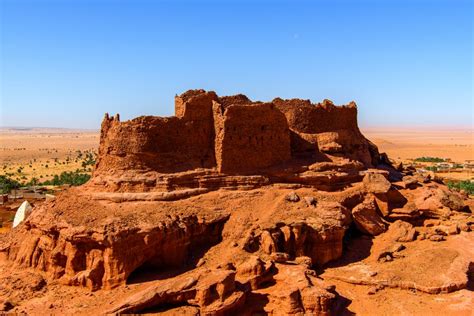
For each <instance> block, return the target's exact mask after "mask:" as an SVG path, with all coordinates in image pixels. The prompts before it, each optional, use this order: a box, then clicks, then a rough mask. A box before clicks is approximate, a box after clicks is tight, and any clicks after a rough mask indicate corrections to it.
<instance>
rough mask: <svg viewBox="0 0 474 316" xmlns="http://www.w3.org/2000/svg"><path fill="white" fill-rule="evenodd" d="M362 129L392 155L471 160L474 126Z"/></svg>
mask: <svg viewBox="0 0 474 316" xmlns="http://www.w3.org/2000/svg"><path fill="white" fill-rule="evenodd" d="M362 133H363V134H364V135H365V136H366V137H367V138H368V139H370V140H371V141H372V142H374V143H375V144H376V145H377V146H378V147H379V150H380V152H386V153H387V154H388V156H389V157H390V158H392V159H399V160H407V159H415V158H418V157H423V156H430V157H440V158H450V159H452V160H453V161H454V162H459V163H462V162H465V161H466V160H474V129H446V128H441V129H434V128H430V129H427V128H425V129H422V128H418V129H416V128H383V127H379V128H363V129H362Z"/></svg>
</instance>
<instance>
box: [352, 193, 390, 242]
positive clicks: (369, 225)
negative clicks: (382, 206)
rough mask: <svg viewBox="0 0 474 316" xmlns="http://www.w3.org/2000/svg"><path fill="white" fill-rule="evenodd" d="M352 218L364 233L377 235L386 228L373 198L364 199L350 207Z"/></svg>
mask: <svg viewBox="0 0 474 316" xmlns="http://www.w3.org/2000/svg"><path fill="white" fill-rule="evenodd" d="M352 218H353V220H354V223H355V224H356V226H357V228H358V229H359V230H360V231H361V232H363V233H366V234H369V235H372V236H377V235H380V234H381V233H383V232H384V231H386V230H387V227H386V225H385V222H384V221H383V219H382V217H380V215H379V214H378V212H377V205H376V203H375V200H374V198H369V199H366V200H365V201H364V202H362V203H361V204H359V205H357V206H356V207H354V208H353V209H352Z"/></svg>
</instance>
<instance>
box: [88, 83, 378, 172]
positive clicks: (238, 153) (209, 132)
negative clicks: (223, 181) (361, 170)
mask: <svg viewBox="0 0 474 316" xmlns="http://www.w3.org/2000/svg"><path fill="white" fill-rule="evenodd" d="M328 155H329V156H338V155H344V157H349V158H351V159H354V160H358V161H361V162H362V163H363V164H364V165H365V166H366V167H370V166H372V165H376V164H377V159H378V152H377V148H376V147H375V146H374V145H372V144H371V143H370V142H369V141H368V140H367V139H365V138H364V136H363V135H362V134H361V133H360V131H359V129H358V126H357V108H356V105H355V103H354V102H351V103H349V104H348V105H343V106H335V105H334V104H333V103H332V102H331V101H329V100H324V101H323V102H322V103H317V104H312V103H311V102H310V101H309V100H301V99H291V100H282V99H280V98H276V99H274V100H273V101H271V102H253V101H251V100H249V99H248V98H247V97H246V96H244V95H241V94H240V95H235V96H227V97H218V96H217V95H216V93H215V92H212V91H209V92H207V91H204V90H189V91H187V92H186V93H184V94H182V95H180V96H176V97H175V116H173V117H156V116H141V117H138V118H135V119H133V120H130V121H125V122H120V119H119V116H118V115H116V116H115V117H109V115H108V114H106V116H105V118H104V121H103V122H102V127H101V140H100V149H99V161H98V164H97V170H96V172H99V173H100V172H102V171H105V170H108V171H111V170H127V169H135V170H136V169H143V170H152V171H156V172H159V173H175V172H182V171H187V170H195V169H199V168H206V169H209V168H212V169H215V170H217V172H219V173H226V174H254V173H255V174H257V173H261V172H262V170H265V169H266V168H271V167H275V166H282V165H284V164H285V163H288V162H290V161H293V162H294V161H300V160H302V159H303V160H308V159H309V160H312V161H325V160H326V161H328V160H327V159H328V158H327V157H328Z"/></svg>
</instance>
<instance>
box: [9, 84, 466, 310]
mask: <svg viewBox="0 0 474 316" xmlns="http://www.w3.org/2000/svg"><path fill="white" fill-rule="evenodd" d="M175 114H176V116H173V117H168V118H161V117H153V116H143V117H139V118H136V119H133V120H130V121H125V122H120V119H119V117H118V116H115V117H109V116H108V115H107V116H106V117H105V118H104V121H103V123H102V128H101V138H100V148H99V157H98V162H97V165H96V168H95V170H94V174H93V177H92V179H91V180H90V181H89V182H88V183H87V184H86V185H84V186H82V187H79V188H71V189H68V190H66V191H64V192H62V193H60V194H58V195H57V196H56V198H55V199H54V200H49V201H47V202H45V203H44V204H43V205H41V206H40V207H36V208H35V209H34V211H33V212H32V214H31V216H30V217H29V218H28V219H26V220H24V221H23V222H22V223H20V224H19V225H18V226H17V227H16V228H15V229H13V230H12V231H11V232H10V233H9V234H7V235H5V236H0V281H2V282H0V284H1V285H0V302H2V301H5V299H6V298H7V297H8V298H10V297H13V298H14V299H15V300H12V302H13V303H14V306H7V308H11V310H12V312H14V313H26V314H34V313H37V314H51V313H53V314H91V315H95V314H100V313H104V311H106V312H109V313H145V312H155V311H156V312H159V313H167V314H180V313H181V314H192V315H195V314H199V315H228V314H242V315H254V314H265V313H268V314H274V315H280V314H281V315H287V314H290V315H292V314H293V315H303V314H308V315H329V314H335V313H336V314H337V312H338V311H337V310H336V308H337V304H336V301H337V299H340V298H341V297H339V296H338V295H337V294H336V292H337V291H338V287H337V286H334V284H328V283H326V282H325V281H324V280H323V278H321V276H318V275H317V272H316V270H314V269H316V268H321V267H322V268H323V269H321V271H323V270H324V271H326V270H328V269H329V270H330V269H332V268H331V266H332V265H331V264H329V263H331V262H332V261H336V260H337V262H334V264H335V265H336V266H338V265H339V266H340V267H345V266H344V264H345V263H348V262H350V263H351V264H350V265H348V266H347V268H348V273H347V274H345V273H341V274H340V278H341V279H344V280H345V281H347V282H354V283H357V284H359V283H360V284H365V285H373V286H374V289H375V290H374V291H373V292H374V293H375V294H374V295H375V296H378V295H381V293H380V292H382V290H383V289H384V288H385V287H397V288H401V289H413V288H415V289H416V288H417V287H418V286H421V288H422V291H424V292H427V293H439V292H450V291H454V290H458V289H461V288H463V287H465V286H466V284H467V281H468V280H467V277H466V271H467V270H468V269H469V266H468V262H472V260H471V261H469V260H470V257H469V258H468V257H467V255H466V254H469V253H470V252H471V250H472V249H471V250H470V249H469V248H466V249H461V250H462V251H461V250H453V249H458V247H460V245H462V243H459V244H450V247H446V248H447V249H441V250H440V249H438V248H433V249H434V250H428V249H426V247H437V246H439V245H441V246H443V245H445V244H449V243H450V242H451V240H452V239H454V238H461V237H463V238H464V235H466V234H468V232H469V231H470V230H472V229H473V227H474V224H473V223H474V220H473V219H472V216H471V213H469V212H468V208H466V206H465V205H464V199H465V198H466V197H465V196H462V195H459V194H456V193H453V192H451V191H449V190H448V189H447V188H446V187H445V186H444V185H443V184H441V183H436V182H432V181H429V179H428V180H426V181H425V179H424V178H420V177H421V176H420V175H418V174H417V173H416V170H414V169H406V168H404V167H403V166H400V167H399V170H395V168H394V167H393V166H392V164H391V162H390V160H389V159H388V157H387V156H386V155H385V154H379V152H378V149H377V147H376V146H375V145H374V144H372V143H371V142H370V141H368V140H367V139H366V138H365V137H364V136H363V135H362V134H361V132H360V131H359V128H358V126H357V108H356V106H355V103H352V102H351V103H350V104H348V105H346V106H335V105H334V104H333V103H332V102H331V101H329V100H325V101H323V102H322V103H318V104H312V103H311V102H310V101H307V100H299V99H293V100H282V99H275V100H273V101H272V102H266V103H263V102H253V101H251V100H249V99H248V98H247V97H245V96H243V95H237V96H231V97H218V96H217V95H216V94H215V93H214V92H206V91H204V90H192V91H188V92H186V93H184V94H182V95H180V96H177V97H176V99H175ZM402 177H403V178H402ZM392 184H393V185H392ZM460 211H462V212H464V213H460ZM429 218H432V219H433V218H434V219H436V221H437V222H432V223H431V224H429V223H428V221H427V219H429ZM424 224H425V225H424ZM354 225H355V227H356V228H358V229H359V230H360V231H362V232H364V233H365V234H370V235H372V236H367V235H362V236H361V237H360V239H361V240H362V244H363V245H362V247H360V248H357V249H354V248H353V247H352V245H351V244H350V243H351V241H352V240H354V239H357V238H358V237H357V236H360V234H359V233H358V232H354V231H353V230H352V227H353V226H354ZM460 231H462V233H460V234H459V232H460ZM417 234H418V235H419V237H420V238H419V240H417V239H416V237H417ZM434 236H441V237H440V238H441V239H442V240H443V242H442V243H437V242H431V240H432V239H436V238H438V237H434ZM421 239H423V240H421ZM401 242H403V243H404V244H403V246H402V245H401V244H400V243H401ZM419 243H421V246H418V244H419ZM344 245H345V246H344ZM412 245H415V246H412ZM404 247H405V248H404ZM417 247H419V248H417ZM420 249H422V250H423V251H420ZM430 249H431V248H430ZM425 250H426V251H425ZM344 252H349V255H348V256H347V257H346V256H345V255H346V254H345V253H344ZM438 257H439V260H440V263H441V266H442V268H443V269H449V271H447V272H446V273H445V272H443V271H444V270H442V269H441V268H440V269H437V268H436V267H433V265H432V263H433V262H432V261H436V260H437V259H438ZM458 257H459V258H458ZM364 258H366V259H364ZM425 259H426V260H425ZM357 261H364V265H359V264H358V263H357ZM352 263H354V264H352ZM365 264H367V265H370V266H369V267H367V266H366V265H365ZM25 267H27V268H32V269H28V271H29V272H28V273H30V274H32V275H30V274H28V275H21V276H18V277H17V278H16V277H15V278H10V277H9V276H10V274H12V275H13V276H16V274H15V273H14V272H15V271H16V269H18V268H20V269H21V268H25ZM351 269H353V270H351ZM429 269H431V270H432V271H434V273H438V274H439V275H436V277H435V278H433V280H434V281H433V282H431V281H430V279H429V278H427V277H426V276H427V275H428V273H426V275H422V277H420V279H419V280H418V279H414V276H417V273H418V274H419V273H420V271H422V272H423V273H424V271H428V270H429ZM318 271H320V270H319V269H318ZM12 272H13V273H12ZM430 272H431V271H430ZM361 275H362V276H361ZM438 276H439V278H438ZM443 279H444V280H447V283H446V284H444V283H443V284H441V283H440V282H438V281H440V280H441V281H442V280H443ZM35 280H36V281H35ZM27 281H31V282H27ZM3 284H6V286H3ZM25 284H30V285H31V286H27V285H25ZM78 287H83V288H82V289H78ZM19 293H20V294H19ZM21 293H25V294H21ZM364 293H365V292H364ZM40 294H41V295H43V294H44V295H45V297H48V295H50V296H49V297H50V298H51V300H53V301H54V304H52V305H51V304H44V301H41V295H40ZM32 298H35V299H32ZM56 298H59V299H58V302H60V304H59V303H58V304H56V301H55V299H56ZM89 305H90V306H89ZM87 306H89V307H87ZM165 315H166V314H165Z"/></svg>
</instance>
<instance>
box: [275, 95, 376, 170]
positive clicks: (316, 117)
mask: <svg viewBox="0 0 474 316" xmlns="http://www.w3.org/2000/svg"><path fill="white" fill-rule="evenodd" d="M272 102H273V103H274V104H275V106H276V107H277V108H278V109H279V110H280V111H281V112H282V113H284V114H285V117H286V119H287V121H288V126H289V128H290V130H291V152H292V155H293V157H312V156H313V157H314V156H316V155H317V153H319V152H322V153H326V154H331V155H344V156H346V157H347V158H351V159H354V160H358V161H361V162H363V163H364V164H365V165H366V166H367V167H370V166H373V165H376V164H377V163H378V162H377V160H378V151H377V148H376V147H375V145H373V144H372V143H371V142H370V141H368V140H367V139H366V138H365V137H364V136H363V135H362V133H361V132H360V130H359V127H358V124H357V106H356V104H355V102H350V103H349V104H348V105H342V106H335V105H334V103H333V102H332V101H330V100H324V101H323V102H322V103H317V104H312V103H311V102H310V101H309V100H301V99H291V100H282V99H280V98H277V99H274V100H273V101H272Z"/></svg>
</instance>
